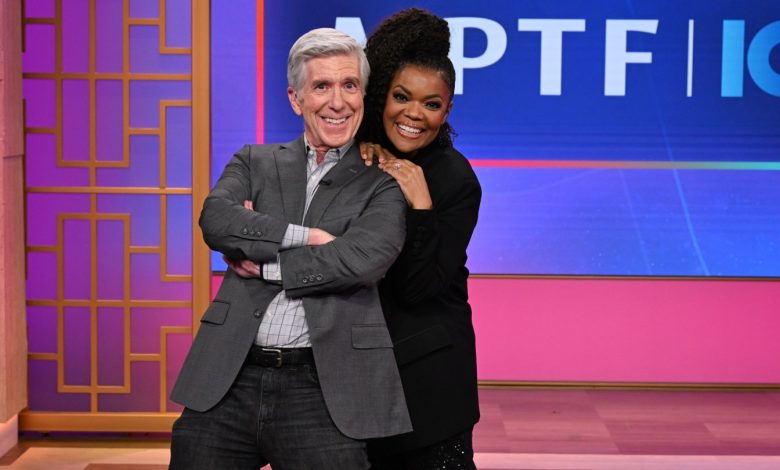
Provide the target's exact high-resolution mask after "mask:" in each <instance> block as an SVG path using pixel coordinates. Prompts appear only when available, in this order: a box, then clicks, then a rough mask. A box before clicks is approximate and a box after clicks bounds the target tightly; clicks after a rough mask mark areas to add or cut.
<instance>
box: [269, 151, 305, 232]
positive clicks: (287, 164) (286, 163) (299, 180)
mask: <svg viewBox="0 0 780 470" xmlns="http://www.w3.org/2000/svg"><path fill="white" fill-rule="evenodd" d="M274 160H275V161H276V171H277V173H278V175H279V187H280V188H281V196H282V205H283V206H284V216H285V218H286V219H287V221H288V222H290V223H291V224H296V225H300V224H301V221H302V219H303V209H304V207H305V204H306V149H305V148H304V145H303V137H299V138H298V139H296V140H294V141H292V142H290V143H288V144H285V145H283V146H282V147H281V149H279V150H278V151H276V152H274Z"/></svg>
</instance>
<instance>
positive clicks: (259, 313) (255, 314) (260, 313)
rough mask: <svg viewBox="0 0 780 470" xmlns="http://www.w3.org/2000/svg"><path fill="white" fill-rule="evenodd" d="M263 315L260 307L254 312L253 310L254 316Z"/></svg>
mask: <svg viewBox="0 0 780 470" xmlns="http://www.w3.org/2000/svg"><path fill="white" fill-rule="evenodd" d="M262 315H263V313H262V312H260V309H257V310H255V311H254V312H252V316H254V317H255V318H260V317H261V316H262Z"/></svg>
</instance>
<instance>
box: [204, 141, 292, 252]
mask: <svg viewBox="0 0 780 470" xmlns="http://www.w3.org/2000/svg"><path fill="white" fill-rule="evenodd" d="M251 153H252V147H251V146H249V145H245V146H244V147H243V148H242V149H241V150H239V151H238V152H237V153H236V154H235V155H234V156H233V158H232V159H231V160H230V162H229V163H228V164H227V166H226V167H225V169H224V170H223V171H222V175H221V176H220V177H219V181H217V184H216V185H215V186H214V188H213V189H212V190H211V192H210V193H209V195H208V196H207V197H206V200H205V202H204V203H203V210H202V211H201V214H200V222H199V223H200V228H201V230H202V231H203V239H204V241H205V242H206V244H207V245H208V246H209V247H210V248H211V249H212V250H215V251H219V252H221V253H223V254H225V255H226V256H227V257H228V258H231V259H236V260H240V259H250V260H252V261H255V262H258V263H263V262H268V261H274V260H276V255H277V253H278V251H279V245H280V243H281V241H282V236H283V235H284V232H285V230H286V229H287V222H285V221H284V220H281V219H279V218H277V217H272V216H270V215H268V214H264V213H261V212H255V211H251V210H248V209H245V208H244V201H245V200H251V199H252V181H251V179H250V177H251V166H250V161H251V158H250V157H251Z"/></svg>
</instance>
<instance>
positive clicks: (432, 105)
mask: <svg viewBox="0 0 780 470" xmlns="http://www.w3.org/2000/svg"><path fill="white" fill-rule="evenodd" d="M425 107H426V108H428V109H434V110H437V109H441V103H439V102H438V101H429V102H427V103H425Z"/></svg>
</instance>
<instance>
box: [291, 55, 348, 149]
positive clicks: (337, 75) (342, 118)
mask: <svg viewBox="0 0 780 470" xmlns="http://www.w3.org/2000/svg"><path fill="white" fill-rule="evenodd" d="M362 85H363V84H362V83H360V70H359V67H358V59H357V57H355V56H354V55H335V56H328V57H317V58H314V59H309V60H308V61H306V63H305V64H304V81H303V86H302V87H301V89H300V90H295V89H293V88H292V87H289V88H288V89H287V97H288V98H289V99H290V105H292V108H293V111H295V114H297V115H299V116H303V126H304V130H305V133H306V139H307V140H308V141H309V144H310V145H312V146H313V147H314V148H315V149H317V150H327V149H331V148H338V147H341V146H343V145H345V144H346V143H347V142H349V141H350V140H352V138H354V137H355V133H356V132H357V129H358V126H360V121H361V120H362V119H363V92H362Z"/></svg>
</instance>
